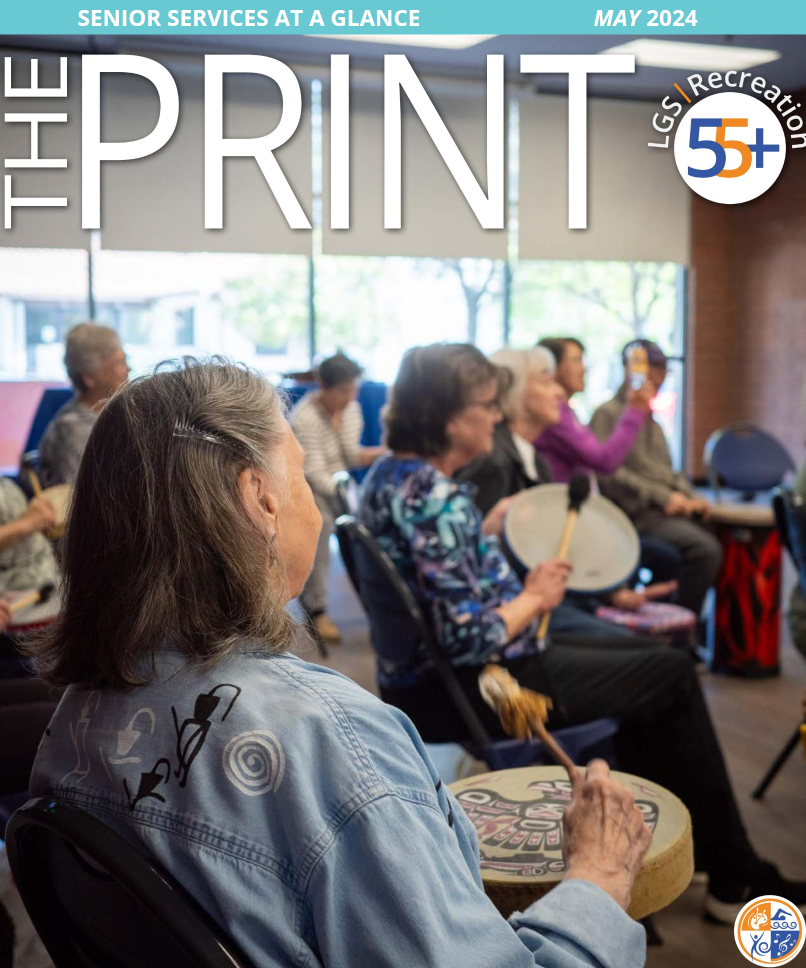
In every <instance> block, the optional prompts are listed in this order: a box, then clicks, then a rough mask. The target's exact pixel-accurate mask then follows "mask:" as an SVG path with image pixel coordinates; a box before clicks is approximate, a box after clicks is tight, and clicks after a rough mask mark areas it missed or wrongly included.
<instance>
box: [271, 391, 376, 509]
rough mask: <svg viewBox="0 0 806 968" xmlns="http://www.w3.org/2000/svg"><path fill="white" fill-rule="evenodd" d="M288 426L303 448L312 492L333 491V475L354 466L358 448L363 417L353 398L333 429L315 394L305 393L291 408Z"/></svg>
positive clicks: (330, 418)
mask: <svg viewBox="0 0 806 968" xmlns="http://www.w3.org/2000/svg"><path fill="white" fill-rule="evenodd" d="M289 422H290V424H291V429H292V430H293V431H294V433H295V434H296V435H297V439H298V440H299V442H300V444H302V447H303V450H304V451H305V476H306V477H307V479H308V483H309V484H310V485H311V489H312V490H313V491H314V493H315V494H320V495H322V496H324V497H331V496H332V495H333V494H334V493H335V490H336V488H335V486H334V484H333V475H334V474H335V473H336V472H337V471H345V470H348V469H349V468H350V467H355V466H357V464H358V461H359V452H360V450H361V434H362V433H363V432H364V417H363V414H362V413H361V406H360V404H359V403H358V401H357V400H351V401H350V403H348V404H347V407H346V408H345V410H344V412H343V413H342V416H341V426H340V427H339V429H338V430H337V429H336V428H335V427H334V426H333V423H332V417H331V415H330V414H329V413H328V412H327V410H325V408H324V407H323V406H322V404H321V403H320V402H319V393H318V392H317V391H316V390H314V391H313V392H311V393H308V394H306V395H305V396H304V397H303V398H302V399H301V400H300V402H299V403H298V404H297V405H296V406H295V407H294V409H293V410H292V411H291V415H290V417H289Z"/></svg>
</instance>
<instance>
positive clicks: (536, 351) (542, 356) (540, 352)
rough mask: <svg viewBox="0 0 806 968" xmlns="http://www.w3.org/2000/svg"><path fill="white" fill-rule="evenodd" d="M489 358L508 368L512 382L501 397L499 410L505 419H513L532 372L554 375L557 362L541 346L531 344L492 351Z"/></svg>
mask: <svg viewBox="0 0 806 968" xmlns="http://www.w3.org/2000/svg"><path fill="white" fill-rule="evenodd" d="M490 360H491V361H492V362H493V363H495V365H496V366H501V367H504V368H506V369H507V370H509V372H510V373H511V374H512V384H511V385H510V388H509V390H508V391H507V392H506V393H505V394H504V395H503V397H502V399H501V401H500V402H501V411H502V412H503V414H504V417H505V418H506V419H507V420H515V419H516V418H517V417H518V416H519V415H520V412H521V409H522V406H523V395H524V393H525V392H526V382H527V380H528V379H529V376H530V375H531V374H532V373H546V374H549V375H551V376H553V375H554V372H555V370H556V369H557V364H556V363H555V361H554V357H553V356H552V354H551V353H550V352H549V351H548V350H547V349H546V348H545V347H543V346H532V347H530V348H529V349H525V350H514V349H508V348H507V349H503V350H498V352H497V353H493V355H492V356H491V357H490Z"/></svg>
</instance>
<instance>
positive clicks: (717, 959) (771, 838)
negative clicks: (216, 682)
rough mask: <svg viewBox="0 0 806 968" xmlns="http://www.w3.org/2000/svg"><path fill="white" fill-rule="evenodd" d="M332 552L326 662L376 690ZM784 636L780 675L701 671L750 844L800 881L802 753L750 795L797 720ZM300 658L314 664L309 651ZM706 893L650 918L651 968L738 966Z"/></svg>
mask: <svg viewBox="0 0 806 968" xmlns="http://www.w3.org/2000/svg"><path fill="white" fill-rule="evenodd" d="M333 557H334V564H333V568H332V572H331V582H330V585H331V595H330V601H331V608H330V614H331V616H332V617H333V619H334V620H335V621H336V622H337V624H338V625H339V628H340V629H341V631H342V634H343V642H342V643H341V644H340V645H337V646H333V647H331V649H330V656H329V658H328V659H326V660H324V664H325V665H329V666H331V667H332V668H334V669H338V670H339V671H340V672H342V673H344V674H345V675H348V676H350V677H351V678H352V679H354V680H355V681H356V682H358V683H359V684H360V685H362V686H364V687H365V688H366V689H369V690H371V691H373V692H374V691H376V689H375V675H374V661H373V657H372V652H371V649H370V646H369V638H368V631H367V624H366V620H365V619H364V616H363V613H362V611H361V608H360V606H359V604H358V601H357V599H356V598H355V596H354V594H353V592H352V589H351V588H350V587H349V585H348V583H347V582H346V579H345V576H344V574H343V572H342V570H341V567H340V563H339V562H338V559H337V557H336V556H333ZM785 584H787V583H786V582H785ZM785 626H786V622H784V627H785ZM784 638H785V640H786V641H785V643H784V645H783V648H782V672H781V676H780V677H777V678H775V679H767V680H755V681H751V680H743V679H735V678H729V677H723V676H712V675H710V674H707V673H706V674H704V675H703V677H702V682H703V687H704V690H705V694H706V696H707V698H708V703H709V705H710V707H711V711H712V713H713V717H714V722H715V723H716V727H717V731H718V733H719V736H720V739H721V741H722V744H723V748H724V750H725V755H726V757H727V760H728V765H729V768H730V773H731V777H732V779H733V783H734V786H735V790H736V794H737V797H738V799H739V803H740V806H741V809H742V813H743V815H744V818H745V821H746V824H747V827H748V830H749V832H750V837H751V840H752V842H753V844H754V846H755V847H756V849H757V850H758V852H759V853H760V854H762V855H763V856H766V857H768V858H769V859H771V860H773V861H775V863H777V864H778V865H779V866H780V867H781V869H782V870H783V872H784V873H785V874H787V875H788V876H790V877H799V878H802V879H806V759H804V756H803V753H802V752H801V750H800V749H798V750H796V751H795V753H794V754H793V755H792V757H791V758H790V760H789V762H788V763H787V765H786V766H785V767H784V769H783V770H782V772H781V773H780V774H779V776H778V779H777V780H776V781H775V783H774V784H773V786H772V787H771V788H770V790H769V791H768V793H767V796H766V798H765V799H764V801H763V802H762V803H756V802H754V801H752V800H751V799H750V790H751V789H752V788H753V787H754V786H755V785H756V783H757V782H758V781H759V779H760V778H761V776H762V775H763V774H764V772H765V770H766V769H767V767H768V765H769V764H770V762H771V761H772V759H773V758H774V757H775V755H776V754H777V753H778V751H779V750H780V748H781V747H782V746H783V744H784V743H785V742H786V740H787V738H788V737H789V736H790V735H791V733H792V731H793V730H794V728H795V726H796V725H797V722H798V716H799V710H800V698H801V696H802V694H803V691H804V688H806V663H805V662H804V661H803V659H802V658H801V657H800V655H798V653H797V652H796V651H795V650H794V649H793V648H792V646H791V645H790V644H789V642H788V638H787V636H786V635H785V636H784ZM306 658H310V659H311V660H313V661H319V660H318V659H317V657H316V656H315V655H311V656H306ZM704 891H705V886H704V885H703V884H695V885H692V887H690V888H689V890H688V891H687V892H686V893H685V894H684V895H683V896H682V897H681V898H680V899H679V900H678V901H677V902H675V904H673V905H672V906H671V907H670V908H668V909H667V910H665V911H663V912H662V913H661V914H659V915H657V916H656V918H655V921H656V924H657V927H658V929H659V931H660V933H661V935H662V937H663V941H664V944H663V945H662V946H661V947H653V948H650V949H649V955H648V958H647V965H648V966H649V968H683V966H685V968H722V966H724V968H737V966H738V965H739V964H740V963H743V962H742V959H741V957H740V955H739V952H738V951H737V950H736V947H735V944H734V942H733V929H732V927H731V928H728V927H721V926H718V925H712V924H706V923H705V922H704V921H703V920H702V917H701V913H700V911H701V906H702V898H703V894H704ZM804 965H806V962H804Z"/></svg>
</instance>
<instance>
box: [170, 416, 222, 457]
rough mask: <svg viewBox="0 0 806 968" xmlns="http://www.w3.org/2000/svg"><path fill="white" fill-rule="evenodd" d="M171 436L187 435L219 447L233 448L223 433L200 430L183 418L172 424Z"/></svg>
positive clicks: (191, 438) (189, 437)
mask: <svg viewBox="0 0 806 968" xmlns="http://www.w3.org/2000/svg"><path fill="white" fill-rule="evenodd" d="M173 436H174V437H187V438H188V439H190V440H206V441H207V443H209V444H218V446H219V447H229V448H230V449H231V450H234V449H235V448H234V447H233V445H232V443H231V442H230V441H229V440H227V438H226V437H224V435H223V434H219V433H216V432H215V431H211V430H201V429H199V427H195V426H194V425H193V424H192V423H190V421H189V420H185V419H184V418H182V419H177V421H176V423H175V424H174V429H173Z"/></svg>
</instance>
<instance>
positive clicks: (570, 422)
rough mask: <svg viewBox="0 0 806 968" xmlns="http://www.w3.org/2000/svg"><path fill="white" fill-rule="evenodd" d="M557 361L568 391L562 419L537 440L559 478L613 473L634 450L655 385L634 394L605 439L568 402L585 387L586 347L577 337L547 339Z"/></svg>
mask: <svg viewBox="0 0 806 968" xmlns="http://www.w3.org/2000/svg"><path fill="white" fill-rule="evenodd" d="M540 345H541V346H545V347H546V349H547V350H549V351H550V352H551V353H552V354H553V356H554V358H555V360H556V361H557V371H556V374H555V379H556V380H557V382H558V383H559V384H560V386H561V387H562V388H563V390H564V391H565V394H566V399H565V401H564V402H563V403H562V404H561V407H560V422H559V423H557V424H555V425H554V426H552V427H548V428H547V429H546V430H544V431H543V433H542V434H541V435H540V436H539V437H538V438H537V440H536V441H535V442H534V445H535V447H536V448H537V449H538V450H539V451H540V453H541V454H542V455H543V456H544V457H545V458H546V460H547V461H548V463H549V465H550V467H551V470H552V473H553V475H554V480H555V481H562V482H567V481H569V480H570V479H571V475H572V474H573V473H574V472H575V471H579V470H582V471H593V472H594V473H596V474H612V473H613V472H614V471H616V470H617V469H618V468H619V467H620V466H621V463H622V461H623V460H624V458H625V457H626V456H627V454H629V452H630V451H631V450H632V446H633V444H634V443H635V439H636V437H637V436H638V432H639V431H640V429H641V427H643V426H644V421H645V420H646V418H647V415H648V414H649V401H650V400H651V398H652V393H653V392H654V388H653V387H652V386H651V385H650V384H649V383H647V384H646V385H645V386H644V387H642V388H641V389H640V390H633V391H632V393H631V394H630V398H629V405H628V406H627V407H625V408H624V413H623V414H622V416H621V419H620V420H619V422H618V424H617V425H616V429H615V430H614V431H613V433H612V434H611V435H610V437H609V438H608V439H607V440H605V441H601V440H599V438H598V437H597V436H596V434H594V433H593V431H592V430H588V428H587V427H585V426H583V424H582V423H581V422H580V420H579V418H578V417H577V415H576V414H575V413H574V411H573V410H572V409H571V406H570V404H569V403H568V401H569V400H570V399H571V397H572V396H573V395H574V394H575V393H581V392H582V391H583V390H584V389H585V360H584V353H585V347H584V346H583V345H582V343H580V341H579V340H578V339H574V337H572V336H569V337H564V338H557V339H543V340H541V341H540Z"/></svg>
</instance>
